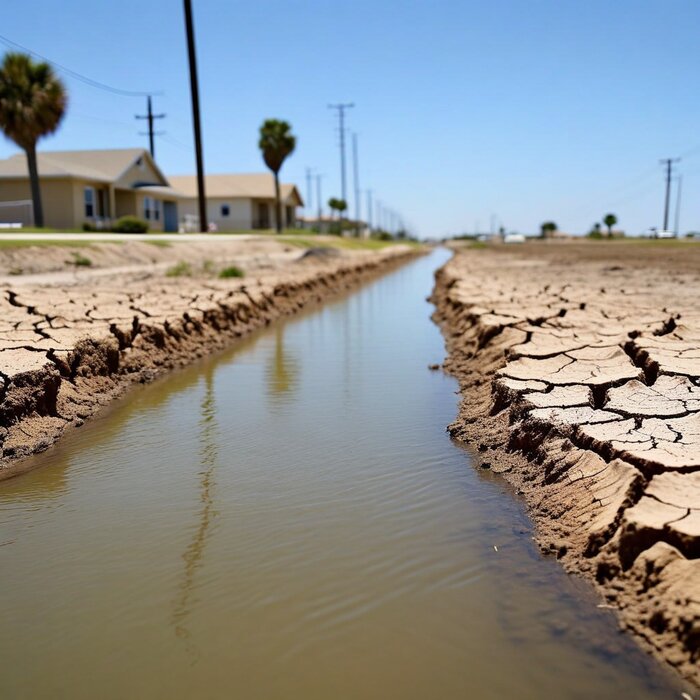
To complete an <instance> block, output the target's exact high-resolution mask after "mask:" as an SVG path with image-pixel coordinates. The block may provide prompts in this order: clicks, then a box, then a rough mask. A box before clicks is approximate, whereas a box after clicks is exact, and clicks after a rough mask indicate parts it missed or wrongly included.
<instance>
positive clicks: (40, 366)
mask: <svg viewBox="0 0 700 700" xmlns="http://www.w3.org/2000/svg"><path fill="white" fill-rule="evenodd" d="M178 245H180V244H178ZM182 245H183V246H184V244H182ZM230 248H231V246H226V245H223V244H218V243H210V244H209V245H208V246H205V245H204V244H201V245H200V246H199V249H198V250H197V254H198V257H197V265H191V266H188V267H187V268H183V266H182V265H180V270H179V272H178V276H172V272H171V275H170V276H168V275H167V274H166V272H167V271H166V270H165V269H163V268H160V267H148V268H144V267H143V266H138V267H137V269H134V270H133V271H132V272H127V271H125V270H124V269H123V268H119V270H118V271H117V270H116V269H115V273H114V274H111V275H110V274H109V270H107V271H106V272H107V274H105V271H104V270H102V271H101V272H100V274H99V275H95V274H90V273H89V272H88V273H85V274H82V275H76V276H75V278H74V279H73V280H72V281H71V282H66V281H65V280H64V279H63V278H60V279H59V280H58V281H54V282H53V283H50V281H49V280H47V281H46V282H44V283H40V284H27V283H26V282H25V283H23V284H18V285H17V286H12V285H11V284H6V285H5V286H4V288H3V289H2V291H1V292H0V479H3V478H7V477H9V476H12V475H14V474H17V473H20V472H22V471H23V470H24V469H26V468H27V467H26V466H25V463H23V461H22V459H21V458H23V457H27V456H28V455H31V454H33V453H36V452H39V451H42V450H44V449H46V448H47V447H49V446H50V445H51V444H53V443H54V442H55V441H56V440H58V438H59V437H60V436H61V435H62V434H63V433H64V432H65V431H66V429H68V428H71V427H78V426H80V425H82V424H83V422H84V421H85V420H86V419H87V418H89V417H90V416H92V415H93V414H94V413H95V412H96V411H97V410H99V409H100V408H101V407H102V406H105V405H106V404H108V403H109V402H110V401H112V400H113V399H114V398H115V397H117V396H119V395H120V394H121V393H123V391H124V390H125V389H126V388H127V387H128V386H129V385H130V384H133V383H134V382H147V381H151V380H152V379H154V378H155V377H156V376H158V375H159V374H161V373H162V372H164V371H166V370H168V369H171V368H173V367H177V366H181V365H184V364H187V363H188V362H191V361H192V360H193V359H195V358H197V357H201V356H203V355H205V354H207V353H210V352H213V351H215V350H218V349H221V348H223V347H225V346H226V345H227V344H229V343H230V342H231V341H232V340H233V339H235V338H239V337H241V336H244V335H246V334H248V333H250V332H252V331H253V330H255V329H257V328H260V327H262V326H264V325H267V324H269V323H270V322H271V321H272V320H273V319H275V318H277V317H280V316H282V315H286V314H290V313H294V312H295V311H297V310H299V309H301V308H302V307H304V306H306V305H308V304H309V303H312V302H319V301H323V300H324V299H325V298H327V297H328V296H329V295H332V294H337V293H339V292H342V291H343V290H346V289H349V288H351V287H353V286H355V285H357V284H358V283H360V282H361V281H363V280H365V279H367V278H369V277H371V276H373V275H376V274H378V273H380V272H382V271H385V270H387V269H389V268H390V267H391V266H394V265H396V264H399V263H400V262H402V261H405V260H407V259H409V258H412V257H413V256H415V255H416V254H417V252H416V250H415V249H410V248H407V247H402V246H396V247H390V248H385V249H382V250H380V251H367V250H353V251H347V250H345V251H337V250H332V251H330V252H329V251H328V250H318V251H316V250H312V251H306V252H304V251H303V250H300V249H299V248H295V247H293V246H289V245H286V244H281V243H275V242H271V243H270V244H263V245H261V244H259V243H257V242H254V243H248V244H238V246H237V247H236V250H235V251H234V252H235V253H236V257H235V261H236V262H237V263H238V264H239V265H240V266H241V267H242V268H243V270H244V272H245V273H246V276H245V277H244V278H231V279H219V278H218V277H217V276H216V274H212V269H213V270H214V271H215V270H216V269H218V267H220V266H221V260H222V256H224V255H225V254H227V253H228V254H229V255H230V254H231V249H230ZM200 249H201V250H200ZM183 250H184V251H185V253H187V254H191V253H192V246H191V245H190V246H186V247H185V248H180V249H178V252H179V254H180V255H182V254H183ZM174 255H177V253H175V254H174ZM174 255H173V253H169V256H170V258H171V259H172V258H173V257H174ZM203 256H206V258H207V260H205V261H204V263H203V264H202V260H200V259H199V258H202V257H203ZM187 259H188V260H189V259H190V258H189V257H188V258H187ZM211 260H215V262H209V261H211ZM183 271H186V273H187V274H180V273H181V272H183Z"/></svg>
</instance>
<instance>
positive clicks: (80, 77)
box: [0, 34, 163, 97]
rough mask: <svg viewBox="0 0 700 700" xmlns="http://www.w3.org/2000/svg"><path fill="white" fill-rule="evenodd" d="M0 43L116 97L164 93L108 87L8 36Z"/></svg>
mask: <svg viewBox="0 0 700 700" xmlns="http://www.w3.org/2000/svg"><path fill="white" fill-rule="evenodd" d="M0 43H2V44H5V46H7V48H9V49H20V50H21V51H24V52H26V53H28V54H31V55H32V56H35V57H36V58H40V59H41V60H42V61H46V63H50V64H51V65H52V66H54V67H55V68H58V70H60V71H63V72H64V73H65V74H66V75H70V76H71V77H72V78H75V79H76V80H79V81H80V82H82V83H85V84H86V85H89V86H90V87H94V88H97V89H99V90H105V91H107V92H112V93H114V94H115V95H123V96H125V97H148V96H149V95H162V94H163V93H162V91H153V90H150V91H148V92H141V91H136V90H121V89H120V88H115V87H113V86H112V85H107V83H102V82H100V81H99V80H93V79H92V78H88V77H87V76H86V75H83V74H82V73H78V71H75V70H72V69H71V68H68V67H66V66H64V65H62V64H60V63H58V62H57V61H52V60H51V59H50V58H47V57H46V56H42V55H41V54H40V53H37V52H36V51H32V50H31V49H28V48H27V47H26V46H22V44H18V43H17V42H16V41H12V39H8V38H7V37H6V36H2V35H1V34H0Z"/></svg>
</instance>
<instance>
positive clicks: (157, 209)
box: [153, 199, 163, 221]
mask: <svg viewBox="0 0 700 700" xmlns="http://www.w3.org/2000/svg"><path fill="white" fill-rule="evenodd" d="M162 207H163V202H161V201H160V199H154V200H153V218H154V220H155V221H160V213H161V209H162Z"/></svg>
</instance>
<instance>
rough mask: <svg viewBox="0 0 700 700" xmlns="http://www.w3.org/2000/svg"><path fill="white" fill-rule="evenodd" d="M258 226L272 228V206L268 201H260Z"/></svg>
mask: <svg viewBox="0 0 700 700" xmlns="http://www.w3.org/2000/svg"><path fill="white" fill-rule="evenodd" d="M258 228H270V208H269V207H268V206H267V202H258Z"/></svg>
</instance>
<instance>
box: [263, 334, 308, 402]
mask: <svg viewBox="0 0 700 700" xmlns="http://www.w3.org/2000/svg"><path fill="white" fill-rule="evenodd" d="M284 329H285V326H284V324H281V323H280V324H279V325H278V326H277V327H276V328H275V349H274V352H273V353H272V354H271V356H270V360H269V364H268V366H267V367H266V369H265V377H266V380H267V393H268V396H269V397H270V398H271V399H273V401H280V400H289V399H291V398H292V395H293V393H294V391H295V389H296V388H297V386H298V384H299V371H300V368H299V361H298V359H297V358H296V357H295V356H294V355H293V354H292V353H291V352H290V351H289V350H288V349H287V348H286V346H285V343H284Z"/></svg>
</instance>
